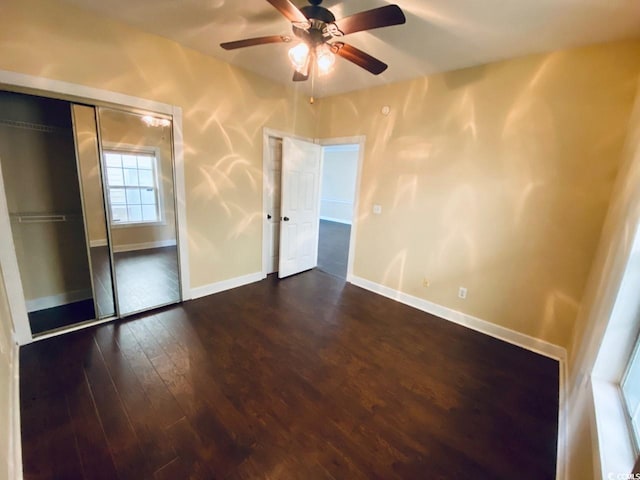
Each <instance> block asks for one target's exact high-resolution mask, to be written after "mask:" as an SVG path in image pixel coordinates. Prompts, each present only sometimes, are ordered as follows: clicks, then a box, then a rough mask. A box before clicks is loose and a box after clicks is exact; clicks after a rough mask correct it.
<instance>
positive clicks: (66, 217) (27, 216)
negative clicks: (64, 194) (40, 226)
mask: <svg viewBox="0 0 640 480" xmlns="http://www.w3.org/2000/svg"><path fill="white" fill-rule="evenodd" d="M10 217H11V219H12V220H15V221H17V222H18V223H52V222H72V221H78V220H82V215H79V214H77V213H12V214H11V215H10Z"/></svg>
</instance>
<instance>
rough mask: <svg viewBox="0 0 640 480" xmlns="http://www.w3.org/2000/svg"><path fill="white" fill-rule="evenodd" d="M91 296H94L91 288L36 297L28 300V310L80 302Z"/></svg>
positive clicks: (34, 310) (33, 310)
mask: <svg viewBox="0 0 640 480" xmlns="http://www.w3.org/2000/svg"><path fill="white" fill-rule="evenodd" d="M90 298H93V295H92V294H91V289H90V288H87V289H82V290H72V291H70V292H64V293H60V294H58V295H51V296H48V297H40V298H34V299H33V300H27V302H26V303H27V312H29V313H31V312H37V311H38V310H45V309H47V308H53V307H59V306H60V305H67V304H68V303H73V302H80V301H82V300H88V299H90Z"/></svg>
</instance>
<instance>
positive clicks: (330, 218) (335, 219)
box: [320, 216, 353, 225]
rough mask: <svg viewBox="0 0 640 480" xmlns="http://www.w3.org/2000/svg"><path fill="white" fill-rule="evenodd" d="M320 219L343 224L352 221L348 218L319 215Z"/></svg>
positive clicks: (348, 223)
mask: <svg viewBox="0 0 640 480" xmlns="http://www.w3.org/2000/svg"><path fill="white" fill-rule="evenodd" d="M320 220H326V221H327V222H335V223H343V224H345V225H351V224H352V223H353V222H351V221H350V220H344V219H342V218H334V217H323V216H320Z"/></svg>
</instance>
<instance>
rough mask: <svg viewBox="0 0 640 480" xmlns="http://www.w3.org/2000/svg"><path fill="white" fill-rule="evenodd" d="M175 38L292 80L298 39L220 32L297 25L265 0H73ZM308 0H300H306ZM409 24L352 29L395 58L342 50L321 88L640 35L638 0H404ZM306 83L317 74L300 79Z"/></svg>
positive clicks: (355, 3)
mask: <svg viewBox="0 0 640 480" xmlns="http://www.w3.org/2000/svg"><path fill="white" fill-rule="evenodd" d="M64 1H66V2H68V3H71V4H74V5H76V6H78V7H81V8H85V9H89V10H93V11H95V12H98V13H100V14H101V15H106V16H109V17H112V18H116V19H119V20H122V21H124V22H126V23H129V24H131V25H134V26H136V27H138V28H140V29H142V30H145V31H148V32H151V33H155V34H158V35H161V36H163V37H167V38H171V39H173V40H175V41H177V42H179V43H181V44H182V45H185V46H187V47H191V48H193V49H195V50H198V51H200V52H202V53H204V54H207V55H210V56H213V57H216V58H219V59H221V60H224V61H226V62H229V63H232V64H234V65H238V66H240V67H243V68H246V69H248V70H252V71H254V72H256V73H259V74H261V75H264V76H266V77H269V78H271V79H273V80H275V81H277V82H280V83H284V84H289V85H291V84H292V82H291V76H292V73H293V70H292V68H291V66H290V65H289V62H288V59H287V50H288V48H290V44H289V45H287V44H271V45H261V46H256V47H249V48H245V49H241V50H235V51H225V50H223V49H222V48H220V46H219V44H220V43H221V42H228V41H232V40H239V39H243V38H248V37H257V36H262V35H273V34H290V33H291V26H290V23H289V22H288V21H287V20H286V19H285V18H284V17H283V16H282V15H280V13H279V12H278V11H277V10H276V9H275V8H274V7H273V6H271V5H270V4H269V3H267V2H266V1H265V0H179V1H177V0H109V1H104V0H64ZM305 2H306V0H293V3H295V4H296V5H297V6H299V7H300V6H303V5H305V4H306V3H305ZM388 3H393V1H391V2H387V1H383V0H348V1H338V0H325V1H324V3H323V6H324V7H327V8H329V9H330V10H331V11H332V12H333V13H334V15H335V16H336V18H338V19H339V18H341V17H344V16H347V15H351V14H353V13H357V12H359V11H363V10H368V9H371V8H376V7H380V6H383V5H386V4H388ZM395 3H397V4H398V5H399V6H400V7H401V8H402V10H403V11H404V13H405V15H406V17H407V23H406V24H405V25H399V26H394V27H387V28H381V29H377V30H372V31H369V32H359V33H354V34H352V35H348V36H345V37H344V41H345V42H346V43H350V44H351V45H353V46H355V47H358V48H360V49H362V50H364V51H366V52H367V53H369V54H371V55H373V56H375V57H377V58H379V59H380V60H382V61H383V62H385V63H387V64H389V69H388V70H387V71H385V72H384V73H382V74H381V75H379V76H374V75H371V74H370V73H368V72H366V71H365V70H362V69H361V68H359V67H357V66H355V65H353V64H351V63H349V62H347V61H345V60H344V59H340V58H338V59H337V60H336V66H335V68H334V71H333V72H331V73H330V74H329V75H327V76H324V77H320V78H318V79H316V81H315V88H314V95H315V96H317V97H321V96H326V95H333V94H336V93H342V92H347V91H351V90H358V89H361V88H368V87H372V86H376V85H381V84H385V83H391V82H396V81H399V80H405V79H409V78H414V77H418V76H422V75H426V74H431V73H436V72H443V71H450V70H455V69H458V68H462V67H468V66H472V65H479V64H484V63H488V62H491V61H495V60H500V59H505V58H512V57H517V56H522V55H526V54H529V53H537V52H548V51H553V50H559V49H563V48H568V47H572V46H578V45H586V44H592V43H601V42H606V41H610V40H617V39H622V38H640V1H639V0H396V2H395ZM295 87H296V88H304V89H307V93H310V90H309V89H310V87H311V82H305V83H304V84H295Z"/></svg>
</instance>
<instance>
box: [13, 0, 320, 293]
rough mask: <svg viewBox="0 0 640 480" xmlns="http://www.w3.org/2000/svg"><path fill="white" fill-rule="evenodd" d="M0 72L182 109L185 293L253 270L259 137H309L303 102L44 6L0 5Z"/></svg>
mask: <svg viewBox="0 0 640 480" xmlns="http://www.w3.org/2000/svg"><path fill="white" fill-rule="evenodd" d="M0 69H4V70H10V71H16V72H20V73H26V74H31V75H39V76H44V77H47V78H52V79H57V80H64V81H68V82H73V83H78V84H82V85H87V86H91V87H96V88H102V89H106V90H112V91H116V92H121V93H125V94H129V95H134V96H138V97H143V98H147V99H150V100H155V101H160V102H165V103H170V104H173V105H178V106H180V107H182V109H183V128H184V142H185V146H186V149H185V176H186V191H187V198H186V202H187V218H188V220H187V222H188V225H187V228H188V235H189V262H190V269H191V285H192V286H193V287H198V286H202V285H206V284H210V283H213V282H216V281H220V280H225V279H229V278H233V277H237V276H240V275H245V274H249V273H253V272H258V271H260V270H261V268H262V267H261V265H262V261H261V242H262V230H261V229H262V213H261V209H262V129H263V127H270V128H273V129H277V130H282V131H291V132H293V133H297V134H299V135H304V136H312V134H313V125H314V116H313V110H312V107H310V106H309V104H308V102H307V100H306V98H305V97H303V96H301V95H297V94H296V93H295V91H294V90H289V89H287V88H285V87H282V86H279V85H276V84H274V83H273V82H271V81H269V80H266V79H263V78H262V77H258V76H256V75H253V74H251V73H248V72H246V71H244V70H240V69H236V68H234V67H232V66H230V65H228V64H225V63H223V62H220V61H218V60H215V59H212V58H210V57H207V56H204V55H201V54H199V53H197V52H195V51H193V50H189V49H186V48H183V47H181V46H179V45H178V44H176V43H174V42H171V41H169V40H166V39H163V38H160V37H157V36H154V35H149V34H144V33H141V32H140V31H138V30H136V29H133V28H130V27H128V26H125V25H124V24H121V23H118V22H113V21H110V20H107V19H104V18H101V17H99V16H97V15H93V14H89V13H85V12H82V11H80V10H77V9H75V8H73V7H69V6H66V5H64V4H62V3H61V2H48V1H46V0H7V1H4V2H3V5H2V15H1V16H0Z"/></svg>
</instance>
